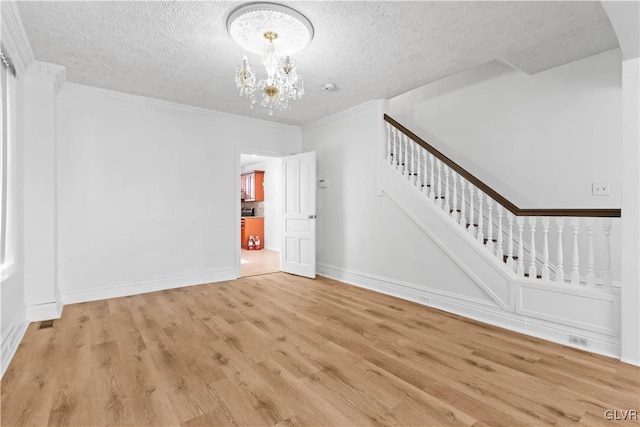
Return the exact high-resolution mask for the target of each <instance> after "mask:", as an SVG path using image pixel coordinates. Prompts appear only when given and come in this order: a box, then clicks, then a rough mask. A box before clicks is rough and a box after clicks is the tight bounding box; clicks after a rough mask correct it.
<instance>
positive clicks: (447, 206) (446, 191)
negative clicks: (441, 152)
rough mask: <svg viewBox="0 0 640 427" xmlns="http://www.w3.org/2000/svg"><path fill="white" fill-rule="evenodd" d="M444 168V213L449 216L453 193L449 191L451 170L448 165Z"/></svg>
mask: <svg viewBox="0 0 640 427" xmlns="http://www.w3.org/2000/svg"><path fill="white" fill-rule="evenodd" d="M443 167H444V211H445V212H446V213H447V215H451V212H450V211H451V204H450V201H451V191H449V173H450V172H451V169H450V168H449V166H448V165H443Z"/></svg>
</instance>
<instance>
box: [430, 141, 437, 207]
mask: <svg viewBox="0 0 640 427" xmlns="http://www.w3.org/2000/svg"><path fill="white" fill-rule="evenodd" d="M429 163H430V164H431V168H430V169H431V182H430V183H429V185H430V187H429V198H430V199H431V200H435V198H436V193H435V191H436V190H435V188H436V187H435V175H436V174H435V171H436V170H435V169H434V156H433V154H431V153H429Z"/></svg>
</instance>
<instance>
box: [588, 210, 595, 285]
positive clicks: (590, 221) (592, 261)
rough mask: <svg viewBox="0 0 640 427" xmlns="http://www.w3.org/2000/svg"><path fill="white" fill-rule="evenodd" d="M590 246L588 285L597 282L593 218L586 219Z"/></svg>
mask: <svg viewBox="0 0 640 427" xmlns="http://www.w3.org/2000/svg"><path fill="white" fill-rule="evenodd" d="M586 224H587V235H588V240H587V242H588V247H587V286H595V284H596V256H595V252H594V249H593V227H594V224H593V218H587V219H586Z"/></svg>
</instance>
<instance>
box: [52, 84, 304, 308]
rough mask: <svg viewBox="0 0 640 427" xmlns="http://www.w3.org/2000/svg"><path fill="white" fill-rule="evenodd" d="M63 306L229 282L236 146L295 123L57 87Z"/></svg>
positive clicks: (293, 133) (294, 141) (295, 136)
mask: <svg viewBox="0 0 640 427" xmlns="http://www.w3.org/2000/svg"><path fill="white" fill-rule="evenodd" d="M58 109H59V115H58V116H59V123H58V141H59V152H58V162H59V176H58V181H59V192H58V204H59V218H60V221H59V242H60V243H59V259H60V262H59V283H60V289H61V293H62V295H63V301H75V300H83V299H88V298H97V297H106V296H109V295H112V294H113V293H135V292H139V291H140V290H144V289H153V286H154V284H163V286H162V287H172V286H180V285H184V284H194V283H198V282H203V281H214V280H222V279H229V278H232V277H235V274H236V273H235V272H236V268H237V265H236V263H237V255H236V254H237V248H236V247H235V244H236V240H237V238H236V237H237V236H236V233H238V232H239V221H238V217H239V211H238V208H239V205H238V198H237V194H238V191H239V176H237V169H236V158H237V157H236V154H237V153H236V151H237V149H236V147H237V146H238V145H241V146H243V147H256V148H258V149H265V150H269V151H271V152H276V153H282V154H286V153H290V152H298V151H299V150H300V144H301V139H300V138H301V134H300V130H299V128H295V127H291V126H285V125H279V124H274V123H270V122H264V121H259V120H253V119H247V118H241V117H238V116H232V115H228V114H222V113H213V112H207V111H204V110H198V109H193V108H188V107H183V106H177V105H174V104H168V103H163V102H160V101H153V100H148V99H144V98H139V97H133V96H128V95H122V94H117V93H113V92H108V91H101V90H97V89H93V88H87V87H84V86H79V85H70V84H67V85H65V87H63V89H62V91H61V93H60V95H59V98H58Z"/></svg>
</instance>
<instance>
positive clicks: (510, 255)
mask: <svg viewBox="0 0 640 427" xmlns="http://www.w3.org/2000/svg"><path fill="white" fill-rule="evenodd" d="M507 216H508V217H509V245H508V247H507V267H508V268H509V270H511V271H516V263H515V260H514V259H513V217H514V216H515V215H513V214H512V213H511V212H509V213H508V214H507Z"/></svg>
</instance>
